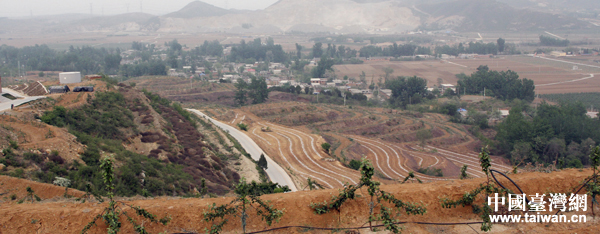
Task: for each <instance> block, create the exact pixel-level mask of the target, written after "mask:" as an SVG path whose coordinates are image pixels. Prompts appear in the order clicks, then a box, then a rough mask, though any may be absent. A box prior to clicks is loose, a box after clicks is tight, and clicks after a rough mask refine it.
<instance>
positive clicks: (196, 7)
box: [164, 1, 233, 18]
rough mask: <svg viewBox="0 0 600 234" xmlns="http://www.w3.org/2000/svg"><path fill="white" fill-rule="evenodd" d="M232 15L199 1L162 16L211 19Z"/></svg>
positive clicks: (227, 11)
mask: <svg viewBox="0 0 600 234" xmlns="http://www.w3.org/2000/svg"><path fill="white" fill-rule="evenodd" d="M230 13H233V11H229V10H226V9H223V8H220V7H216V6H213V5H211V4H208V3H204V2H201V1H195V2H191V3H189V4H187V5H186V6H185V7H183V8H182V9H181V10H179V11H176V12H173V13H169V14H166V15H164V17H173V18H195V17H211V16H222V15H226V14H230Z"/></svg>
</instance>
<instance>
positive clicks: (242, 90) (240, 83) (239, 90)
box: [234, 78, 248, 106]
mask: <svg viewBox="0 0 600 234" xmlns="http://www.w3.org/2000/svg"><path fill="white" fill-rule="evenodd" d="M235 88H236V91H235V98H234V100H235V104H236V105H239V106H244V105H246V101H247V99H248V98H247V97H246V95H247V94H248V91H247V88H248V83H246V81H244V80H243V79H242V78H238V80H237V83H236V84H235Z"/></svg>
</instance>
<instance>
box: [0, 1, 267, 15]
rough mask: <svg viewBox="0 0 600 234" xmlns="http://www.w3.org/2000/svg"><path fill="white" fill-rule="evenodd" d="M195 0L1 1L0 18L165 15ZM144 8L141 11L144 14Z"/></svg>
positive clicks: (257, 4)
mask: <svg viewBox="0 0 600 234" xmlns="http://www.w3.org/2000/svg"><path fill="white" fill-rule="evenodd" d="M190 2H193V0H0V17H20V16H30V15H33V16H40V15H56V14H65V13H83V14H90V4H91V9H92V12H93V14H94V15H102V14H103V13H104V15H110V14H122V13H127V12H128V10H129V12H140V11H143V12H144V13H149V14H154V15H162V14H166V13H170V12H173V11H177V10H179V9H181V8H182V7H184V6H185V5H187V4H188V3H190ZM203 2H206V3H209V4H212V5H215V6H218V7H221V8H228V9H231V8H234V9H249V10H256V9H264V8H266V7H268V6H270V5H271V4H273V3H275V2H277V0H203ZM140 6H141V10H140Z"/></svg>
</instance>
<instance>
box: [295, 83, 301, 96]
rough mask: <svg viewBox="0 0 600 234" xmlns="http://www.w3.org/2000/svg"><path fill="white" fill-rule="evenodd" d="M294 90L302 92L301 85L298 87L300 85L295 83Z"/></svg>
mask: <svg viewBox="0 0 600 234" xmlns="http://www.w3.org/2000/svg"><path fill="white" fill-rule="evenodd" d="M295 90H296V94H300V93H302V87H300V85H296V88H295Z"/></svg>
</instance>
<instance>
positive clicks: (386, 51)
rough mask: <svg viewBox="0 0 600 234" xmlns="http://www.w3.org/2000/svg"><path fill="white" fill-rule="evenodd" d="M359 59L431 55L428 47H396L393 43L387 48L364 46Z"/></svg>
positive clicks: (407, 45)
mask: <svg viewBox="0 0 600 234" xmlns="http://www.w3.org/2000/svg"><path fill="white" fill-rule="evenodd" d="M359 53H360V54H359V56H360V57H373V56H391V57H400V56H413V55H415V54H427V55H429V54H431V49H430V48H429V47H422V46H416V45H412V44H405V45H398V44H396V43H394V44H393V45H390V46H388V47H379V46H372V45H370V46H365V47H362V48H361V49H360V51H359Z"/></svg>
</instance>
